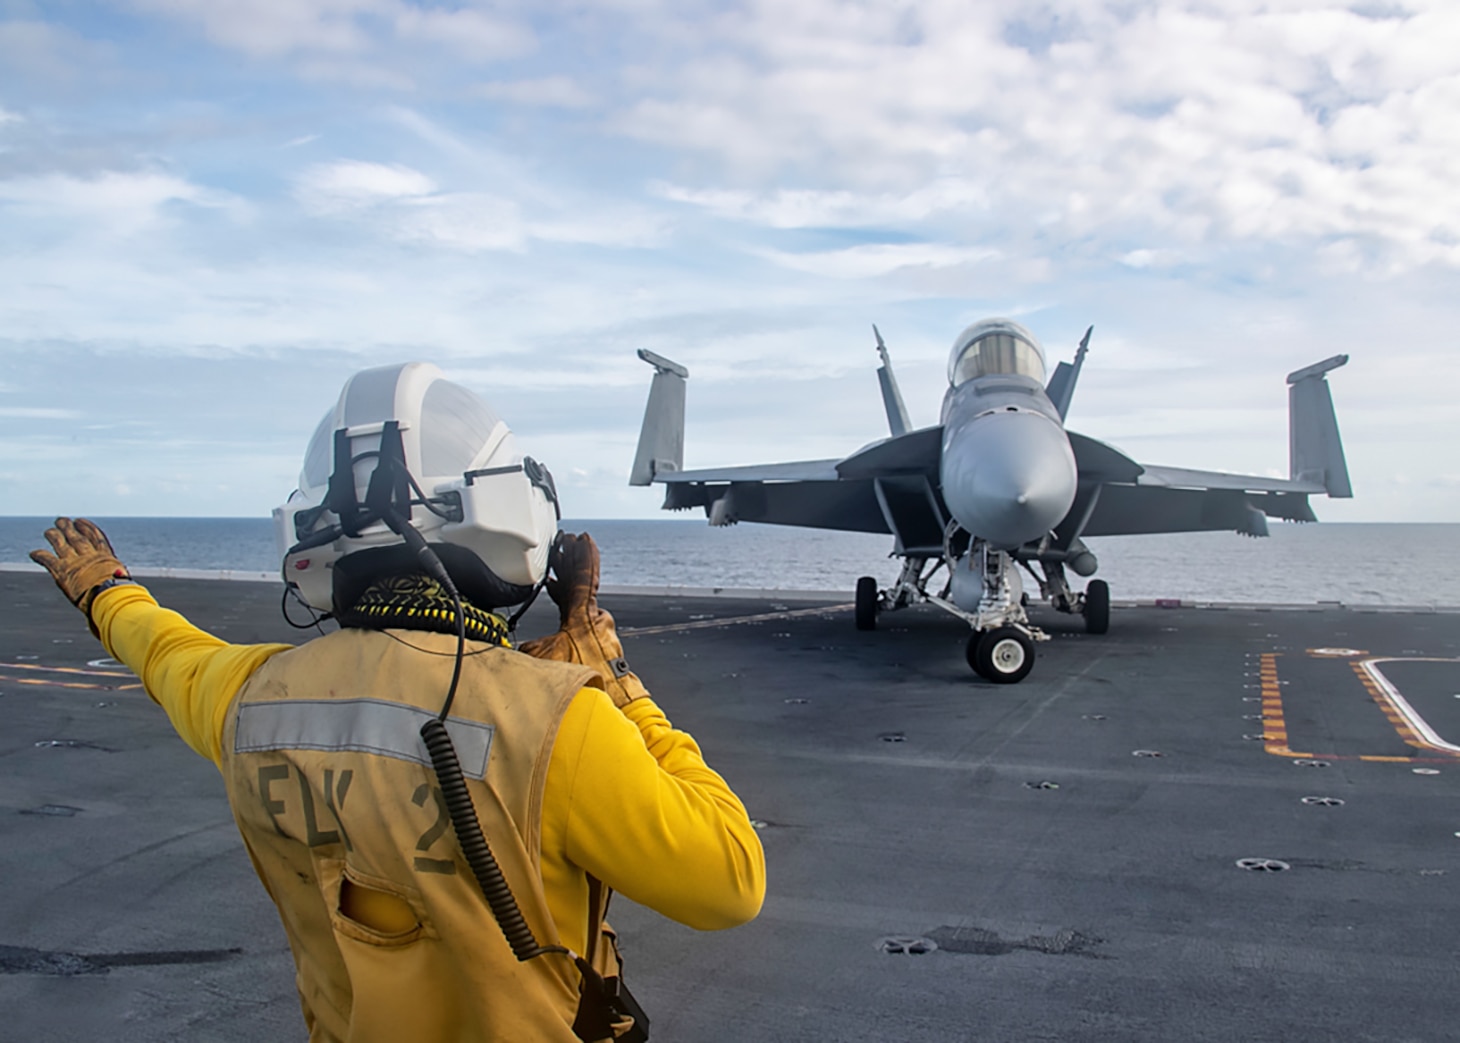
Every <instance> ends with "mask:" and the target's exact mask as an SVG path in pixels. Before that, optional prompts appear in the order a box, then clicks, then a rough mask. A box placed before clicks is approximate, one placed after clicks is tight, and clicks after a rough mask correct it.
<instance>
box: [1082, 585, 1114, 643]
mask: <svg viewBox="0 0 1460 1043" xmlns="http://www.w3.org/2000/svg"><path fill="white" fill-rule="evenodd" d="M1109 629H1110V584H1109V583H1106V582H1105V581H1104V580H1103V579H1092V580H1091V581H1090V582H1089V584H1088V585H1087V586H1086V587H1085V633H1087V634H1103V633H1105V632H1106V631H1107V630H1109Z"/></svg>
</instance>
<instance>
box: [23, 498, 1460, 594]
mask: <svg viewBox="0 0 1460 1043" xmlns="http://www.w3.org/2000/svg"><path fill="white" fill-rule="evenodd" d="M96 520H97V522H98V524H100V525H101V526H102V528H103V529H105V530H106V532H107V534H108V536H109V537H110V539H111V541H112V543H113V545H114V546H115V548H116V550H117V554H118V556H120V557H121V559H122V560H123V561H125V562H127V564H129V565H131V566H133V567H136V568H157V567H169V568H181V569H231V570H241V571H253V572H272V571H275V570H277V568H278V566H279V558H278V551H277V549H276V547H275V544H274V534H273V526H272V523H271V522H270V521H269V519H267V518H102V519H96ZM49 524H50V521H49V519H43V518H0V563H19V562H25V561H26V555H27V552H28V551H30V550H32V549H35V548H37V547H43V546H44V545H45V541H44V539H43V537H42V535H41V534H42V532H43V531H44V530H45V528H46V527H47V525H49ZM563 528H564V529H566V530H568V531H570V532H588V533H591V534H592V535H593V537H594V538H595V539H596V540H597V542H598V545H599V548H600V550H601V551H602V556H603V582H604V583H605V584H613V585H626V586H652V587H663V586H686V587H722V588H757V589H782V590H824V591H834V592H841V593H846V594H848V595H849V594H850V592H851V591H852V589H853V588H854V587H855V585H856V581H857V577H858V576H863V575H870V576H875V577H876V578H877V580H878V582H879V583H882V584H886V583H889V582H890V581H891V580H892V579H893V578H894V577H895V576H896V575H897V571H898V565H899V563H898V561H897V559H894V558H891V557H890V552H891V550H892V538H891V537H890V536H874V535H868V534H865V533H839V532H825V531H821V530H813V529H796V528H783V527H778V526H765V525H753V524H741V525H735V526H730V527H726V528H711V527H709V526H708V525H706V524H705V522H704V520H703V519H702V518H701V519H697V520H690V519H683V518H679V519H662V520H661V519H655V520H645V521H624V520H613V521H593V520H587V521H584V520H569V521H565V522H564V523H563ZM1271 528H1272V535H1271V536H1269V537H1268V538H1266V539H1252V538H1250V537H1245V536H1239V535H1237V534H1235V533H1230V532H1200V533H1174V534H1164V535H1157V536H1109V537H1102V538H1094V539H1091V540H1089V541H1087V542H1088V543H1089V545H1090V547H1091V549H1092V550H1093V551H1094V552H1095V554H1096V555H1097V556H1098V557H1099V559H1100V571H1099V573H1098V575H1099V577H1100V578H1102V579H1104V580H1106V581H1107V582H1108V583H1109V584H1110V587H1111V594H1112V596H1113V597H1115V598H1116V599H1117V600H1123V599H1140V600H1145V599H1151V598H1180V599H1182V600H1187V601H1224V602H1264V603H1297V604H1303V603H1309V604H1311V603H1313V602H1316V601H1340V602H1343V603H1344V604H1348V605H1436V606H1460V554H1457V553H1456V547H1457V545H1460V525H1451V524H1435V525H1417V524H1416V525H1406V524H1340V523H1324V524H1317V525H1291V524H1283V523H1272V526H1271ZM1072 578H1074V577H1072ZM1074 579H1075V582H1076V585H1077V586H1078V585H1079V584H1080V583H1081V582H1082V581H1080V580H1078V578H1074Z"/></svg>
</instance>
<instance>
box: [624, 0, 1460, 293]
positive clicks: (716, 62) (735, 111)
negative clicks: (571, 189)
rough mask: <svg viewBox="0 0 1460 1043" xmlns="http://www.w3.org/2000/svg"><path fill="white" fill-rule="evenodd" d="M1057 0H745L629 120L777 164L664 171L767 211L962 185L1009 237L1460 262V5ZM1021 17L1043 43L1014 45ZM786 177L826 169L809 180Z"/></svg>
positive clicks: (836, 211)
mask: <svg viewBox="0 0 1460 1043" xmlns="http://www.w3.org/2000/svg"><path fill="white" fill-rule="evenodd" d="M1054 11H1055V12H1057V18H1050V19H1049V20H1048V21H1047V23H1046V24H1043V25H1041V24H1038V22H1039V17H1038V16H1035V17H1033V18H1031V16H1030V15H1029V13H1028V11H1027V8H1024V7H1023V6H1021V5H1016V4H1014V3H1012V2H1011V0H1010V2H1005V3H1001V4H997V5H992V6H989V5H985V6H981V7H980V8H979V9H978V10H977V11H974V10H970V9H968V7H967V5H964V4H956V3H953V2H952V0H945V2H932V3H927V4H923V5H919V7H917V8H916V9H911V10H910V11H909V12H904V13H901V14H900V13H899V12H898V11H897V10H894V9H893V7H891V6H887V7H883V6H880V5H874V6H872V7H868V8H861V9H858V11H857V13H856V15H855V16H848V15H847V11H846V8H845V6H844V5H840V4H836V3H834V2H833V0H806V2H804V3H801V4H798V5H796V6H795V8H794V9H788V8H786V7H785V6H784V5H771V4H769V3H758V2H757V3H750V4H746V5H743V6H741V7H739V8H737V9H732V10H731V11H730V12H728V13H726V14H724V15H722V16H721V19H720V21H719V22H718V23H717V25H716V34H717V36H719V37H720V38H721V39H722V40H723V44H722V45H721V46H719V47H716V48H715V49H714V50H713V52H712V53H711V55H710V56H708V57H707V55H706V54H705V53H704V52H703V51H698V52H694V53H693V54H692V55H687V57H686V61H685V63H684V65H683V66H681V67H678V68H674V67H668V68H663V69H658V70H654V71H652V72H646V73H644V76H645V78H646V81H647V82H646V84H645V87H644V89H643V91H642V93H641V96H640V98H639V100H637V101H636V102H635V103H634V104H632V105H631V106H630V107H629V108H628V109H627V110H625V111H624V112H623V113H621V114H619V115H618V116H616V117H615V122H614V125H615V126H616V127H617V128H619V129H620V130H621V131H622V132H624V133H626V134H628V135H630V136H633V137H636V138H639V139H642V140H646V141H650V142H654V143H656V144H658V145H660V146H663V147H666V148H673V149H675V150H677V151H682V152H683V151H689V152H699V153H702V154H705V155H708V156H713V157H715V159H716V160H718V161H719V162H721V163H724V164H727V165H728V171H729V173H730V180H737V181H742V182H747V181H748V182H755V183H759V182H772V183H774V182H780V186H779V187H775V188H767V189H763V190H756V189H746V188H726V189H712V188H699V187H685V188H677V187H672V188H667V189H666V188H661V189H660V191H661V194H663V195H664V196H665V197H666V198H672V199H679V200H681V201H685V202H693V203H696V204H697V205H701V206H706V207H709V208H711V209H714V210H716V211H718V212H721V213H725V214H727V215H730V214H734V215H737V216H739V217H740V218H742V219H746V220H753V221H759V222H761V223H764V224H766V225H768V226H771V227H788V226H793V225H796V224H799V223H803V221H805V218H803V217H802V216H800V215H798V214H797V213H796V211H797V210H798V209H805V210H808V211H809V213H808V214H807V215H806V216H807V217H809V218H810V220H811V221H814V220H816V219H817V218H818V217H819V218H821V219H824V218H825V217H826V216H828V215H826V213H825V211H827V210H831V211H832V215H830V216H833V217H834V216H839V215H840V214H844V213H850V212H851V211H852V208H851V207H850V206H845V207H844V206H841V205H839V204H840V203H841V202H842V201H843V200H847V201H850V200H851V199H854V198H863V199H868V200H872V201H874V202H877V201H881V202H882V206H881V207H880V208H879V209H881V210H882V211H883V212H884V213H886V212H888V211H889V210H891V212H892V214H893V215H894V216H898V215H899V214H900V216H902V217H903V218H904V219H906V218H907V217H908V216H909V212H911V211H916V210H917V209H918V207H917V205H915V203H914V200H915V198H916V196H917V194H918V193H925V192H926V188H925V186H927V185H928V184H930V183H941V184H943V185H945V186H956V187H954V188H953V191H952V192H951V198H950V199H946V200H940V201H937V203H936V204H935V208H936V210H937V211H940V212H943V213H949V212H960V211H962V210H965V209H967V208H969V207H970V206H974V205H978V206H983V205H987V206H989V207H990V208H991V209H992V211H993V212H994V215H995V217H996V218H999V217H1002V218H1003V220H1001V221H997V222H996V224H995V229H996V230H997V231H998V232H1000V233H1007V232H1008V231H1009V230H1010V229H1011V228H1012V227H1013V226H1014V225H1016V224H1017V223H1018V222H1019V221H1024V222H1026V223H1033V222H1035V221H1038V222H1040V223H1042V224H1043V226H1044V227H1045V228H1047V229H1048V230H1049V232H1050V233H1052V234H1058V235H1062V236H1066V237H1084V236H1089V235H1093V234H1101V235H1110V234H1111V233H1112V232H1113V231H1117V230H1119V229H1123V228H1126V227H1134V228H1144V229H1145V230H1146V231H1147V232H1149V233H1152V234H1153V235H1154V236H1156V237H1159V238H1160V239H1161V240H1163V241H1164V242H1163V244H1162V245H1170V246H1177V245H1183V244H1184V245H1198V246H1218V247H1220V246H1221V245H1222V244H1225V243H1231V242H1251V241H1254V240H1256V241H1268V242H1277V243H1286V244H1291V245H1297V244H1300V243H1308V244H1313V245H1314V246H1322V245H1324V244H1325V243H1326V242H1327V241H1328V240H1330V239H1333V238H1342V237H1353V238H1355V239H1356V240H1358V241H1359V243H1358V245H1359V247H1360V250H1359V252H1360V254H1361V255H1362V256H1363V257H1364V258H1365V262H1364V264H1365V267H1366V269H1367V270H1371V271H1374V272H1390V273H1392V272H1393V271H1396V270H1403V269H1405V268H1407V267H1413V266H1416V265H1422V264H1427V263H1431V262H1440V263H1445V264H1451V265H1454V264H1460V254H1457V253H1456V251H1455V250H1454V249H1453V248H1452V247H1451V246H1450V245H1449V242H1451V241H1453V240H1455V239H1456V238H1460V197H1457V196H1456V195H1455V194H1454V193H1453V192H1451V191H1449V189H1448V187H1447V186H1448V183H1449V180H1450V171H1451V170H1452V168H1453V163H1454V156H1455V154H1456V149H1457V146H1460V141H1457V135H1460V121H1456V120H1454V119H1451V118H1448V117H1447V116H1444V115H1442V113H1453V112H1454V111H1455V109H1456V106H1457V104H1460V49H1456V48H1454V47H1448V48H1447V47H1445V46H1442V45H1439V44H1437V42H1436V41H1437V40H1439V39H1448V40H1450V41H1452V42H1453V40H1454V38H1455V33H1456V32H1457V31H1460V14H1452V13H1450V12H1449V11H1448V9H1446V8H1444V7H1443V6H1435V7H1429V8H1426V9H1422V10H1419V11H1418V12H1417V13H1415V14H1414V15H1413V17H1408V18H1392V19H1378V20H1376V19H1374V18H1366V17H1363V16H1360V15H1358V14H1355V13H1353V12H1351V11H1348V10H1345V9H1344V8H1342V7H1340V6H1338V5H1336V4H1333V3H1327V2H1324V0H1313V2H1294V3H1289V4H1285V5H1282V6H1280V7H1278V8H1276V9H1273V8H1271V7H1268V6H1266V5H1258V4H1257V3H1255V2H1246V0H1242V2H1231V3H1226V4H1224V5H1222V7H1221V8H1220V9H1218V8H1212V7H1211V6H1210V5H1208V4H1204V3H1201V4H1198V3H1187V4H1167V5H1161V6H1158V7H1145V8H1142V7H1135V8H1130V7H1122V8H1114V7H1108V6H1106V5H1104V4H1096V3H1080V4H1061V5H1058V7H1056V8H1055V9H1054ZM671 21H672V19H671ZM1031 22H1033V23H1035V24H1033V25H1031ZM678 28H680V29H683V28H684V27H683V26H682V25H681V26H678ZM1015 29H1017V30H1018V32H1016V33H1014V34H1013V36H1011V31H1012V30H1015ZM674 31H675V30H674V29H673V28H670V29H666V30H664V35H665V37H666V38H668V37H670V36H671V34H672V33H673V32H674ZM1021 33H1022V34H1024V35H1025V36H1029V37H1031V38H1032V42H1029V41H1025V42H1024V43H1023V44H1022V45H1021V44H1020V43H1014V42H1011V40H1012V39H1019V37H1020V34H1021ZM899 40H901V41H902V42H898V41H899ZM1417 68H1418V70H1420V71H1418V72H1417V71H1416V69H1417ZM787 181H793V182H796V181H802V182H806V181H816V182H820V184H819V187H817V188H814V189H811V188H808V189H806V190H804V195H805V197H806V198H804V199H803V198H798V190H795V189H788V188H786V187H785V182H787ZM947 191H948V189H946V188H945V192H947ZM839 197H840V198H839ZM899 199H901V200H904V201H905V203H904V205H902V206H900V207H899V206H898V205H896V202H895V201H897V200H899ZM888 200H892V201H894V203H893V205H891V206H888V205H887V202H886V201H888ZM817 211H821V213H819V214H818V213H817ZM808 223H809V222H808ZM837 223H840V222H837ZM1117 234H1118V232H1117ZM1437 235H1438V239H1437Z"/></svg>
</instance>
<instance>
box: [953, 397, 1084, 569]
mask: <svg viewBox="0 0 1460 1043" xmlns="http://www.w3.org/2000/svg"><path fill="white" fill-rule="evenodd" d="M942 420H943V455H942V463H941V466H940V476H939V477H940V480H941V483H942V489H943V501H944V502H945V503H946V504H947V505H948V510H949V511H950V512H951V513H952V515H953V517H954V518H955V519H956V520H957V521H958V524H959V525H961V526H962V527H963V528H964V530H965V531H967V532H969V533H971V534H973V535H974V536H978V537H981V538H982V539H985V540H987V541H988V542H989V544H990V545H991V546H993V547H996V548H998V549H1001V550H1012V549H1014V548H1016V547H1019V546H1022V545H1023V544H1025V543H1028V542H1030V541H1033V540H1038V539H1040V538H1041V537H1043V536H1044V535H1045V534H1046V533H1048V532H1049V531H1050V530H1051V529H1053V528H1054V527H1055V526H1056V525H1058V524H1059V522H1060V521H1061V520H1062V519H1063V518H1064V516H1065V515H1066V514H1067V513H1068V512H1069V510H1070V505H1071V504H1072V503H1074V500H1075V484H1076V467H1075V454H1074V453H1073V452H1072V451H1071V449H1070V440H1069V438H1068V436H1066V434H1065V429H1064V425H1063V424H1062V423H1061V422H1060V417H1059V413H1058V412H1057V411H1056V409H1055V407H1054V405H1053V404H1052V403H1051V402H1050V400H1049V396H1048V395H1046V394H1045V391H1044V387H1043V385H1042V384H1040V382H1039V381H1038V380H1036V379H1034V378H1033V377H1029V376H1024V375H1021V374H1013V373H994V374H989V375H987V376H982V377H977V378H974V379H972V380H968V381H965V382H964V383H962V384H960V385H958V386H956V387H950V388H949V389H948V393H947V394H946V395H945V396H944V399H943V416H942Z"/></svg>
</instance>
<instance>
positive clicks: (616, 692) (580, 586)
mask: <svg viewBox="0 0 1460 1043" xmlns="http://www.w3.org/2000/svg"><path fill="white" fill-rule="evenodd" d="M547 592H548V596H549V597H551V598H552V599H553V602H554V603H555V604H556V605H557V606H558V619H559V628H558V632H557V633H555V634H549V635H548V636H547V637H539V638H535V639H534V640H532V641H525V642H523V643H522V644H521V645H519V646H518V648H519V650H520V651H523V652H526V653H527V654H528V655H530V656H533V657H534V658H537V659H557V660H559V661H561V662H564V663H581V664H582V665H584V666H587V667H590V668H592V669H594V670H597V671H598V676H599V677H600V678H602V680H603V690H604V691H605V692H607V693H608V695H609V698H611V699H612V700H613V702H614V705H615V706H619V707H622V706H625V705H626V704H628V703H630V702H632V701H633V700H635V699H637V698H639V697H640V696H641V695H648V694H649V693H648V691H647V690H646V689H645V688H644V685H643V682H641V681H640V680H639V679H638V677H636V676H635V675H634V672H633V671H632V670H630V669H629V663H628V660H627V659H625V658H624V646H623V644H622V643H620V641H619V639H618V632H617V631H615V630H614V627H613V616H611V615H609V614H608V612H607V611H606V610H604V609H601V608H599V607H598V545H597V544H596V543H594V542H593V537H591V536H589V535H588V534H587V533H586V532H585V533H584V534H583V535H581V536H574V535H573V534H572V533H567V532H565V533H563V535H562V537H561V542H560V543H559V545H558V552H557V554H556V555H555V556H554V559H553V562H552V575H551V577H550V578H549V579H548V582H547Z"/></svg>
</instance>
